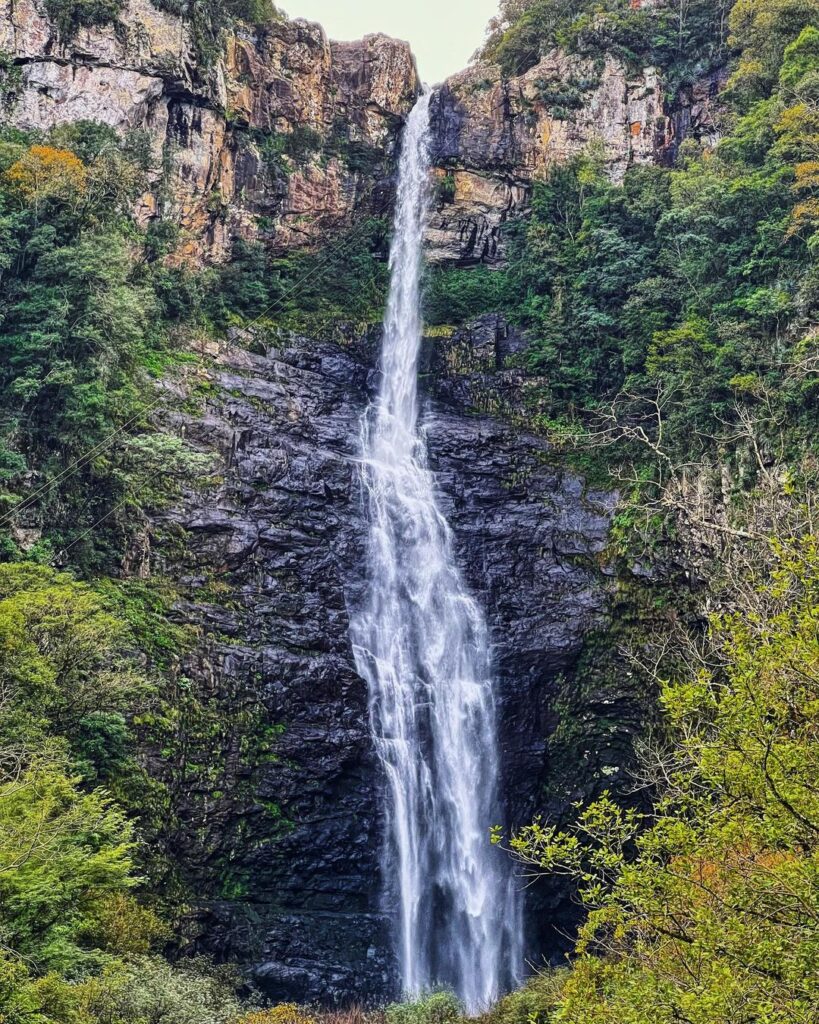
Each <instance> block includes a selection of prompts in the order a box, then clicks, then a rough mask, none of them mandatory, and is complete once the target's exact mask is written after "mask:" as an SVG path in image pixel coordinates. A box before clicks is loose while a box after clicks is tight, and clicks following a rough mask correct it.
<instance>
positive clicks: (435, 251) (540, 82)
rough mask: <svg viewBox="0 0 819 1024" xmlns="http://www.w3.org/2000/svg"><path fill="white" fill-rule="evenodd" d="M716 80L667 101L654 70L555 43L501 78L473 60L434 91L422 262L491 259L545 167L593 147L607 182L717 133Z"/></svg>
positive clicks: (496, 258) (500, 255) (499, 257)
mask: <svg viewBox="0 0 819 1024" xmlns="http://www.w3.org/2000/svg"><path fill="white" fill-rule="evenodd" d="M722 79H723V76H721V75H714V76H710V77H709V78H708V79H707V80H705V81H703V82H700V83H697V84H696V85H695V86H694V87H691V88H686V89H685V90H684V91H683V92H681V93H680V95H678V96H677V97H676V98H675V99H674V102H673V103H671V104H667V103H666V100H665V96H664V92H665V85H664V82H663V80H662V76H661V74H660V73H659V72H658V70H657V69H656V68H644V69H643V70H642V71H641V72H640V73H639V74H634V73H633V72H632V73H630V72H629V70H628V69H627V68H626V66H625V65H624V64H622V63H621V62H619V61H618V60H616V59H615V58H613V57H612V56H610V55H609V56H606V57H605V59H599V60H593V59H591V58H585V57H580V56H577V55H573V54H567V53H564V52H563V51H562V50H554V51H552V52H551V53H550V54H548V55H547V56H546V57H544V58H543V59H542V60H541V61H540V63H539V64H537V65H536V66H535V67H533V68H532V69H531V70H529V71H527V72H526V73H525V74H523V75H520V76H518V77H515V78H511V79H505V78H503V77H502V75H501V71H500V68H499V67H497V66H496V65H494V64H489V63H485V62H481V63H477V64H475V65H473V66H472V67H470V68H468V69H467V70H465V71H462V72H461V73H460V74H457V75H454V76H453V77H452V78H450V79H448V80H447V81H446V82H445V83H444V86H443V88H442V89H441V90H440V92H439V93H438V94H437V95H436V97H435V104H434V112H433V118H434V125H435V161H436V164H437V165H438V166H437V171H436V174H437V177H438V181H439V183H445V186H446V187H443V186H442V187H439V201H438V203H437V205H436V209H435V212H434V215H433V217H432V220H431V223H430V228H429V232H428V236H427V241H428V251H429V257H430V259H431V260H432V261H433V262H437V263H445V264H457V265H463V266H469V265H473V264H477V263H485V264H488V265H493V264H498V263H502V262H503V259H504V246H503V236H502V230H501V229H502V227H503V225H504V224H505V223H506V222H507V221H508V220H509V219H510V218H511V217H513V216H515V215H516V214H519V213H521V212H522V211H523V210H524V209H525V207H526V204H527V202H528V199H529V196H530V194H531V188H532V185H533V183H534V182H535V181H536V180H537V179H538V178H539V177H542V176H543V174H544V172H545V171H546V170H547V168H548V167H549V166H551V165H554V164H560V163H565V162H566V161H567V160H569V159H571V158H572V157H574V156H578V155H580V154H582V153H585V152H589V151H591V152H594V153H596V155H597V156H598V157H599V158H600V159H601V160H602V161H603V164H604V166H605V167H606V169H607V173H608V174H609V176H610V177H611V178H612V179H613V180H614V181H620V180H622V178H623V176H624V175H625V173H626V171H627V169H628V168H629V167H630V166H632V165H634V164H651V163H656V162H664V161H665V160H666V159H667V158H668V156H669V155H670V154H671V153H672V152H673V151H675V149H676V147H677V146H678V145H679V144H680V142H681V141H682V140H683V139H684V138H686V137H688V136H692V135H693V136H696V137H698V138H699V137H707V138H709V139H710V140H712V141H713V139H714V137H715V136H716V131H717V129H716V126H715V121H714V112H713V109H712V107H713V101H714V98H715V96H716V93H717V90H718V88H719V86H720V84H721V83H722Z"/></svg>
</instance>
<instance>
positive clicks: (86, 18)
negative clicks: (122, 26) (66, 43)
mask: <svg viewBox="0 0 819 1024" xmlns="http://www.w3.org/2000/svg"><path fill="white" fill-rule="evenodd" d="M124 6H125V2H124V0H46V11H47V12H48V16H49V18H51V20H52V21H53V22H54V24H55V25H56V26H57V30H58V32H59V33H60V35H61V36H62V38H63V39H71V38H72V36H74V35H76V33H77V32H78V31H79V30H80V29H81V28H92V27H93V26H95V25H109V24H111V23H112V22H115V21H116V20H117V17H118V16H119V14H120V12H121V11H122V9H123V7H124Z"/></svg>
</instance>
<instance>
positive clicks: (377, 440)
mask: <svg viewBox="0 0 819 1024" xmlns="http://www.w3.org/2000/svg"><path fill="white" fill-rule="evenodd" d="M429 105H430V94H429V93H425V94H423V95H422V96H421V97H420V98H419V100H418V102H417V104H416V106H415V107H414V109H413V110H412V113H411V114H410V116H409V119H408V121H407V125H406V130H405V136H404V143H403V150H402V154H401V162H400V171H399V183H398V200H397V210H396V218H395V233H394V238H393V242H392V249H391V253H390V272H391V285H390V294H389V302H388V305H387V312H386V317H385V321H384V340H383V348H382V353H381V367H380V368H381V373H382V376H381V384H380V391H379V394H378V396H377V398H376V399H375V400H374V402H373V403H372V405H371V406H370V408H369V409H368V411H367V413H366V415H365V417H364V419H363V425H362V478H363V483H364V487H365V495H366V500H367V503H368V517H369V526H370V536H369V553H368V588H369V589H368V597H367V599H366V601H365V603H364V606H363V607H362V608H361V609H360V610H359V611H358V612H357V613H356V614H354V616H353V621H352V625H351V635H352V641H353V646H354V651H355V657H356V663H357V666H358V669H359V672H360V673H361V675H362V676H363V677H364V678H365V679H366V681H367V683H368V686H369V693H370V717H371V726H372V732H373V738H374V741H375V745H376V748H377V751H378V755H379V757H380V759H381V762H382V764H383V767H384V771H385V775H386V782H387V786H386V789H387V799H388V807H387V811H388V822H389V829H388V844H387V848H386V850H385V854H384V870H385V877H386V882H387V889H388V891H389V892H390V893H391V894H393V895H394V897H395V900H394V902H395V903H397V907H396V919H397V920H396V925H397V942H398V953H399V958H400V967H401V976H402V980H403V985H404V989H405V991H406V993H407V994H409V995H417V994H418V993H420V992H423V991H425V990H427V989H429V988H431V987H434V986H436V985H444V986H447V987H449V988H451V989H453V990H454V991H455V992H456V993H457V995H458V996H460V997H461V999H462V1000H463V1001H464V1003H465V1005H466V1007H467V1009H468V1010H469V1011H471V1012H473V1011H477V1010H479V1009H481V1008H485V1007H486V1006H487V1005H488V1004H489V1003H490V1002H491V1001H492V1000H493V999H495V998H496V997H497V996H498V995H499V994H500V993H501V992H502V991H503V990H504V989H506V988H507V987H509V986H510V985H512V984H513V983H514V982H515V980H517V975H518V973H519V963H520V959H521V956H520V952H519V942H520V931H521V926H520V912H519V899H518V894H517V891H516V886H515V885H514V883H513V880H512V875H511V870H510V867H509V863H508V858H507V857H506V856H505V855H504V854H503V853H502V852H501V851H500V850H498V849H497V848H494V847H492V846H491V844H490V842H489V828H490V826H491V825H493V824H497V823H498V820H499V801H498V750H497V727H496V709H495V700H494V694H493V678H492V659H491V652H490V646H489V638H488V634H487V627H486V622H485V620H484V617H483V615H482V613H481V610H480V608H479V607H478V605H477V604H476V602H475V600H474V599H473V598H472V597H471V596H470V594H469V592H468V590H467V588H466V586H465V584H464V581H463V579H462V577H461V574H460V572H459V570H458V567H457V564H456V560H455V556H454V553H453V545H452V537H451V533H450V529H449V526H448V525H447V522H446V520H445V518H444V516H443V515H442V513H441V511H440V509H439V507H438V502H437V499H436V492H435V480H434V478H433V476H432V474H431V472H430V470H429V468H428V466H427V458H426V449H425V444H424V439H423V434H422V433H421V432H420V431H419V429H418V395H417V374H418V354H419V350H420V346H421V330H422V324H421V308H420V305H421V304H420V278H421V269H422V250H423V234H424V226H425V222H426V217H427V213H428V200H429V170H430V160H429Z"/></svg>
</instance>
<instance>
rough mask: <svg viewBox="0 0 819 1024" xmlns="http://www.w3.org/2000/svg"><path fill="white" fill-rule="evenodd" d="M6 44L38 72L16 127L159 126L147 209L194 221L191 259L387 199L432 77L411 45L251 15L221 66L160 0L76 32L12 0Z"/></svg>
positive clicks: (332, 222) (145, 214)
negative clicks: (410, 116) (426, 79)
mask: <svg viewBox="0 0 819 1024" xmlns="http://www.w3.org/2000/svg"><path fill="white" fill-rule="evenodd" d="M0 52H5V53H8V54H10V55H11V56H12V57H13V58H14V60H15V61H16V63H17V66H18V67H19V68H20V69H21V72H22V74H21V77H20V83H19V86H17V87H15V89H14V90H13V93H12V94H11V95H10V96H9V97H8V98H7V110H6V111H5V112H4V116H5V119H6V120H8V121H10V122H11V123H12V124H14V125H15V126H17V127H20V128H25V129H49V128H51V127H53V126H54V125H57V124H62V123H65V122H71V121H76V120H81V119H88V120H95V121H101V122H103V123H105V124H108V125H111V126H113V127H114V128H116V129H117V130H118V131H119V132H121V133H123V134H124V133H126V132H128V131H134V130H140V129H144V130H147V132H148V133H149V138H150V142H151V146H152V149H153V164H154V167H153V170H152V174H151V186H150V188H149V190H148V191H147V192H146V194H145V195H144V196H143V197H142V200H141V201H140V206H139V214H140V218H141V219H142V221H143V222H146V221H149V220H150V219H151V218H154V217H158V216H164V217H168V218H170V219H171V220H173V221H175V222H176V223H178V224H179V225H180V226H181V228H182V230H183V242H182V246H181V248H180V252H179V254H178V255H179V257H180V258H187V259H191V260H192V259H202V258H204V259H211V260H220V259H224V258H225V257H226V256H227V255H228V253H229V251H230V248H231V244H232V242H233V241H234V240H235V239H236V238H245V239H256V238H259V239H262V240H264V241H266V242H268V243H269V244H271V245H272V246H273V247H274V248H277V249H287V248H292V247H293V246H294V245H299V244H303V243H310V242H311V241H313V240H315V239H318V238H324V237H325V236H326V233H327V232H328V231H331V232H338V231H339V230H341V229H342V228H344V227H347V226H349V225H350V224H351V223H352V221H353V219H354V216H355V214H356V213H357V212H359V211H361V210H364V211H366V212H374V211H381V210H382V209H383V208H384V207H385V206H386V205H387V204H388V201H389V198H390V196H389V182H388V178H389V172H390V169H391V160H392V156H393V150H394V147H395V143H396V137H397V133H398V130H399V128H400V124H401V119H402V117H403V115H404V114H405V113H406V112H407V110H408V109H409V108H410V106H411V105H412V103H413V101H414V98H415V95H416V93H417V89H418V81H417V73H416V70H415V64H414V60H413V57H412V54H411V53H410V50H409V47H408V46H407V45H406V44H405V43H401V42H397V41H395V40H392V39H389V38H387V37H386V36H380V35H375V36H368V37H367V38H366V39H364V40H363V41H361V42H357V43H331V42H329V41H328V40H327V38H326V36H325V35H324V32H323V30H322V29H321V28H320V27H319V26H318V25H312V24H309V23H308V22H305V21H287V20H284V19H282V20H279V21H274V22H271V23H270V24H268V25H264V26H260V27H257V28H255V29H250V28H242V29H237V31H236V33H235V34H234V35H232V36H230V37H229V38H228V39H227V40H226V42H225V49H224V52H223V54H222V56H221V57H219V58H218V59H216V60H214V61H213V62H212V63H211V64H207V63H204V62H203V61H202V59H201V56H200V55H199V54H198V53H197V51H196V47H195V44H194V40H193V37H192V34H191V32H190V30H189V27H188V24H187V23H186V22H185V21H183V20H182V19H180V18H178V17H176V16H174V15H171V14H168V13H166V12H163V11H161V10H159V9H157V8H156V7H154V6H153V4H152V3H151V0H128V3H127V4H126V6H125V9H124V10H123V12H122V14H121V15H120V18H119V21H118V23H117V24H116V25H109V26H106V27H101V28H86V29H81V30H80V31H79V32H78V33H77V34H76V35H75V36H74V37H73V38H71V39H70V40H61V39H60V38H59V37H58V34H57V32H56V29H55V27H54V26H53V25H52V24H51V22H50V21H49V20H48V18H47V17H46V15H45V12H44V9H43V8H42V7H41V6H40V5H39V3H38V2H37V0H0Z"/></svg>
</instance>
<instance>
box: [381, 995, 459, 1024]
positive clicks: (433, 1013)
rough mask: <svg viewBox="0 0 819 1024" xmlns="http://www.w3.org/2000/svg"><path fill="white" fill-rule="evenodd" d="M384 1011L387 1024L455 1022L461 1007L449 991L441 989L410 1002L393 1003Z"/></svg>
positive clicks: (442, 1023)
mask: <svg viewBox="0 0 819 1024" xmlns="http://www.w3.org/2000/svg"><path fill="white" fill-rule="evenodd" d="M384 1013H385V1017H386V1022H387V1024H455V1022H456V1021H459V1020H460V1019H461V1017H462V1016H463V1007H462V1006H461V1004H460V1003H459V1002H458V1000H457V998H456V997H455V996H454V995H453V994H452V993H451V992H446V991H441V992H431V993H430V994H429V995H427V996H423V997H422V998H421V999H416V1000H415V1001H414V1002H411V1003H393V1004H392V1005H391V1006H388V1007H387V1008H386V1010H385V1011H384Z"/></svg>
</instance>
